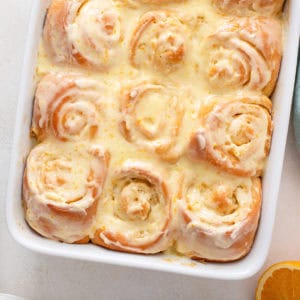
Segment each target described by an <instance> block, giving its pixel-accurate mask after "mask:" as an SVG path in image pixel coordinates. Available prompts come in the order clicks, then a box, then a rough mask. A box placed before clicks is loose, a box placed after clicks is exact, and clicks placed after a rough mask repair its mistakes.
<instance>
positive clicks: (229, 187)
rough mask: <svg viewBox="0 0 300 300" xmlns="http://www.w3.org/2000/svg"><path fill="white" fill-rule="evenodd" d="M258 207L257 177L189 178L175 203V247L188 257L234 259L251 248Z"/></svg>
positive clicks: (258, 181)
mask: <svg viewBox="0 0 300 300" xmlns="http://www.w3.org/2000/svg"><path fill="white" fill-rule="evenodd" d="M260 207H261V182H260V179H259V178H253V179H251V178H247V179H244V180H240V179H239V180H231V181H230V180H228V178H223V179H222V180H220V181H217V180H215V181H212V182H205V180H202V178H199V177H198V178H194V179H193V180H192V181H190V182H189V183H188V184H187V186H186V188H185V192H184V197H183V199H182V200H180V201H179V203H178V213H179V223H180V226H179V227H178V228H179V233H178V234H179V236H178V240H177V250H178V252H180V253H183V254H185V255H187V256H189V257H191V258H194V259H200V260H207V261H224V262H227V261H234V260H237V259H240V258H242V257H244V256H245V255H246V254H247V253H248V252H249V251H250V249H251V246H252V243H253V238H254V236H255V232H256V229H257V225H258V220H259V216H260Z"/></svg>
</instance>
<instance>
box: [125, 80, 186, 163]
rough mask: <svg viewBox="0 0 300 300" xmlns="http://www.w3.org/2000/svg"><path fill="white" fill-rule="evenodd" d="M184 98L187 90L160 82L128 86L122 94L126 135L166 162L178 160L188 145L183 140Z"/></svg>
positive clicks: (130, 140) (131, 140)
mask: <svg viewBox="0 0 300 300" xmlns="http://www.w3.org/2000/svg"><path fill="white" fill-rule="evenodd" d="M182 97H187V96H186V95H184V92H183V91H179V90H176V88H174V87H172V86H163V85H160V84H156V83H147V82H146V83H140V84H133V85H132V86H128V87H125V88H124V90H123V92H122V95H121V114H122V121H121V123H120V129H121V132H122V134H123V136H124V137H125V138H126V139H127V141H129V142H131V143H135V144H136V145H138V146H139V147H141V148H142V149H147V150H148V151H152V152H155V153H156V154H158V155H159V156H160V157H161V158H162V159H164V160H167V161H170V162H175V161H177V160H178V158H179V157H180V156H181V155H182V153H183V151H184V142H185V141H184V140H183V139H182V138H181V134H182V132H183V126H184V124H183V118H184V113H185V108H184V104H183V101H182ZM185 100H186V101H187V98H185ZM162 112H163V113H162Z"/></svg>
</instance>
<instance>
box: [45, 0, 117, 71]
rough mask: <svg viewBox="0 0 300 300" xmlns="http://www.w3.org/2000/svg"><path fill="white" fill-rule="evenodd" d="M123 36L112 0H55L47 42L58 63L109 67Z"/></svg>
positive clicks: (46, 25) (101, 67)
mask: <svg viewBox="0 0 300 300" xmlns="http://www.w3.org/2000/svg"><path fill="white" fill-rule="evenodd" d="M120 40H121V24H120V16H119V14H118V12H117V10H116V8H115V7H114V5H113V2H112V1H111V0H101V1H94V0H53V1H52V3H51V5H50V7H49V9H48V14H47V18H46V23H45V28H44V42H45V46H46V50H47V52H48V54H49V55H50V57H51V58H52V59H53V60H54V61H55V62H56V63H68V64H72V65H81V66H86V67H94V68H97V69H107V68H108V67H109V66H110V65H111V64H112V63H113V60H114V58H115V57H116V53H117V48H118V44H119V42H120Z"/></svg>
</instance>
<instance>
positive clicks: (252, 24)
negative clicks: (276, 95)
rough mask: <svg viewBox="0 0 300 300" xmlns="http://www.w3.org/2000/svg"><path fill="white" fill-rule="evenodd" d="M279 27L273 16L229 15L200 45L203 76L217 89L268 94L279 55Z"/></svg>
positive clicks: (280, 43) (277, 66) (277, 70)
mask: <svg viewBox="0 0 300 300" xmlns="http://www.w3.org/2000/svg"><path fill="white" fill-rule="evenodd" d="M281 45H282V41H281V27H280V23H279V22H277V20H275V19H272V18H264V17H257V18H232V19H229V20H227V21H226V22H224V23H223V24H222V25H221V26H220V27H219V28H218V29H217V31H216V33H214V34H213V35H210V36H209V37H207V39H206V41H205V42H204V46H203V56H204V57H205V59H204V64H203V65H204V66H206V67H205V69H204V70H205V73H206V77H207V79H208V81H209V84H210V85H211V87H212V88H214V89H215V90H216V91H222V90H224V91H226V93H227V94H228V93H229V92H230V91H231V90H237V89H243V88H244V89H247V90H250V91H256V92H257V91H258V92H259V91H262V92H263V93H264V94H265V95H267V96H269V95H270V94H271V93H272V91H273V89H274V86H275V83H276V80H277V77H278V72H279V67H280V61H281V55H282V49H281V48H282V46H281Z"/></svg>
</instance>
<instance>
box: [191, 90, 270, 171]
mask: <svg viewBox="0 0 300 300" xmlns="http://www.w3.org/2000/svg"><path fill="white" fill-rule="evenodd" d="M214 101H215V102H214ZM214 101H213V100H212V101H211V102H210V103H211V104H210V105H208V106H207V107H203V108H202V110H201V112H200V123H201V125H200V127H199V128H198V130H197V131H196V132H195V133H194V134H193V136H192V138H191V141H190V146H189V150H188V156H189V157H190V158H191V159H192V160H196V161H197V160H199V161H203V160H206V161H209V162H211V163H212V164H214V165H216V166H218V167H219V168H221V169H223V170H225V171H227V172H229V173H232V174H235V175H239V176H260V175H261V174H262V171H263V168H264V165H265V160H266V157H267V156H268V153H269V148H270V141H271V134H272V120H271V114H270V113H271V108H272V104H271V101H270V100H269V99H268V98H267V97H265V96H258V97H254V96H252V97H245V98H238V97H237V98H235V97H232V98H229V99H227V101H226V98H225V101H224V99H223V101H218V100H217V99H215V100H214Z"/></svg>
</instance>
